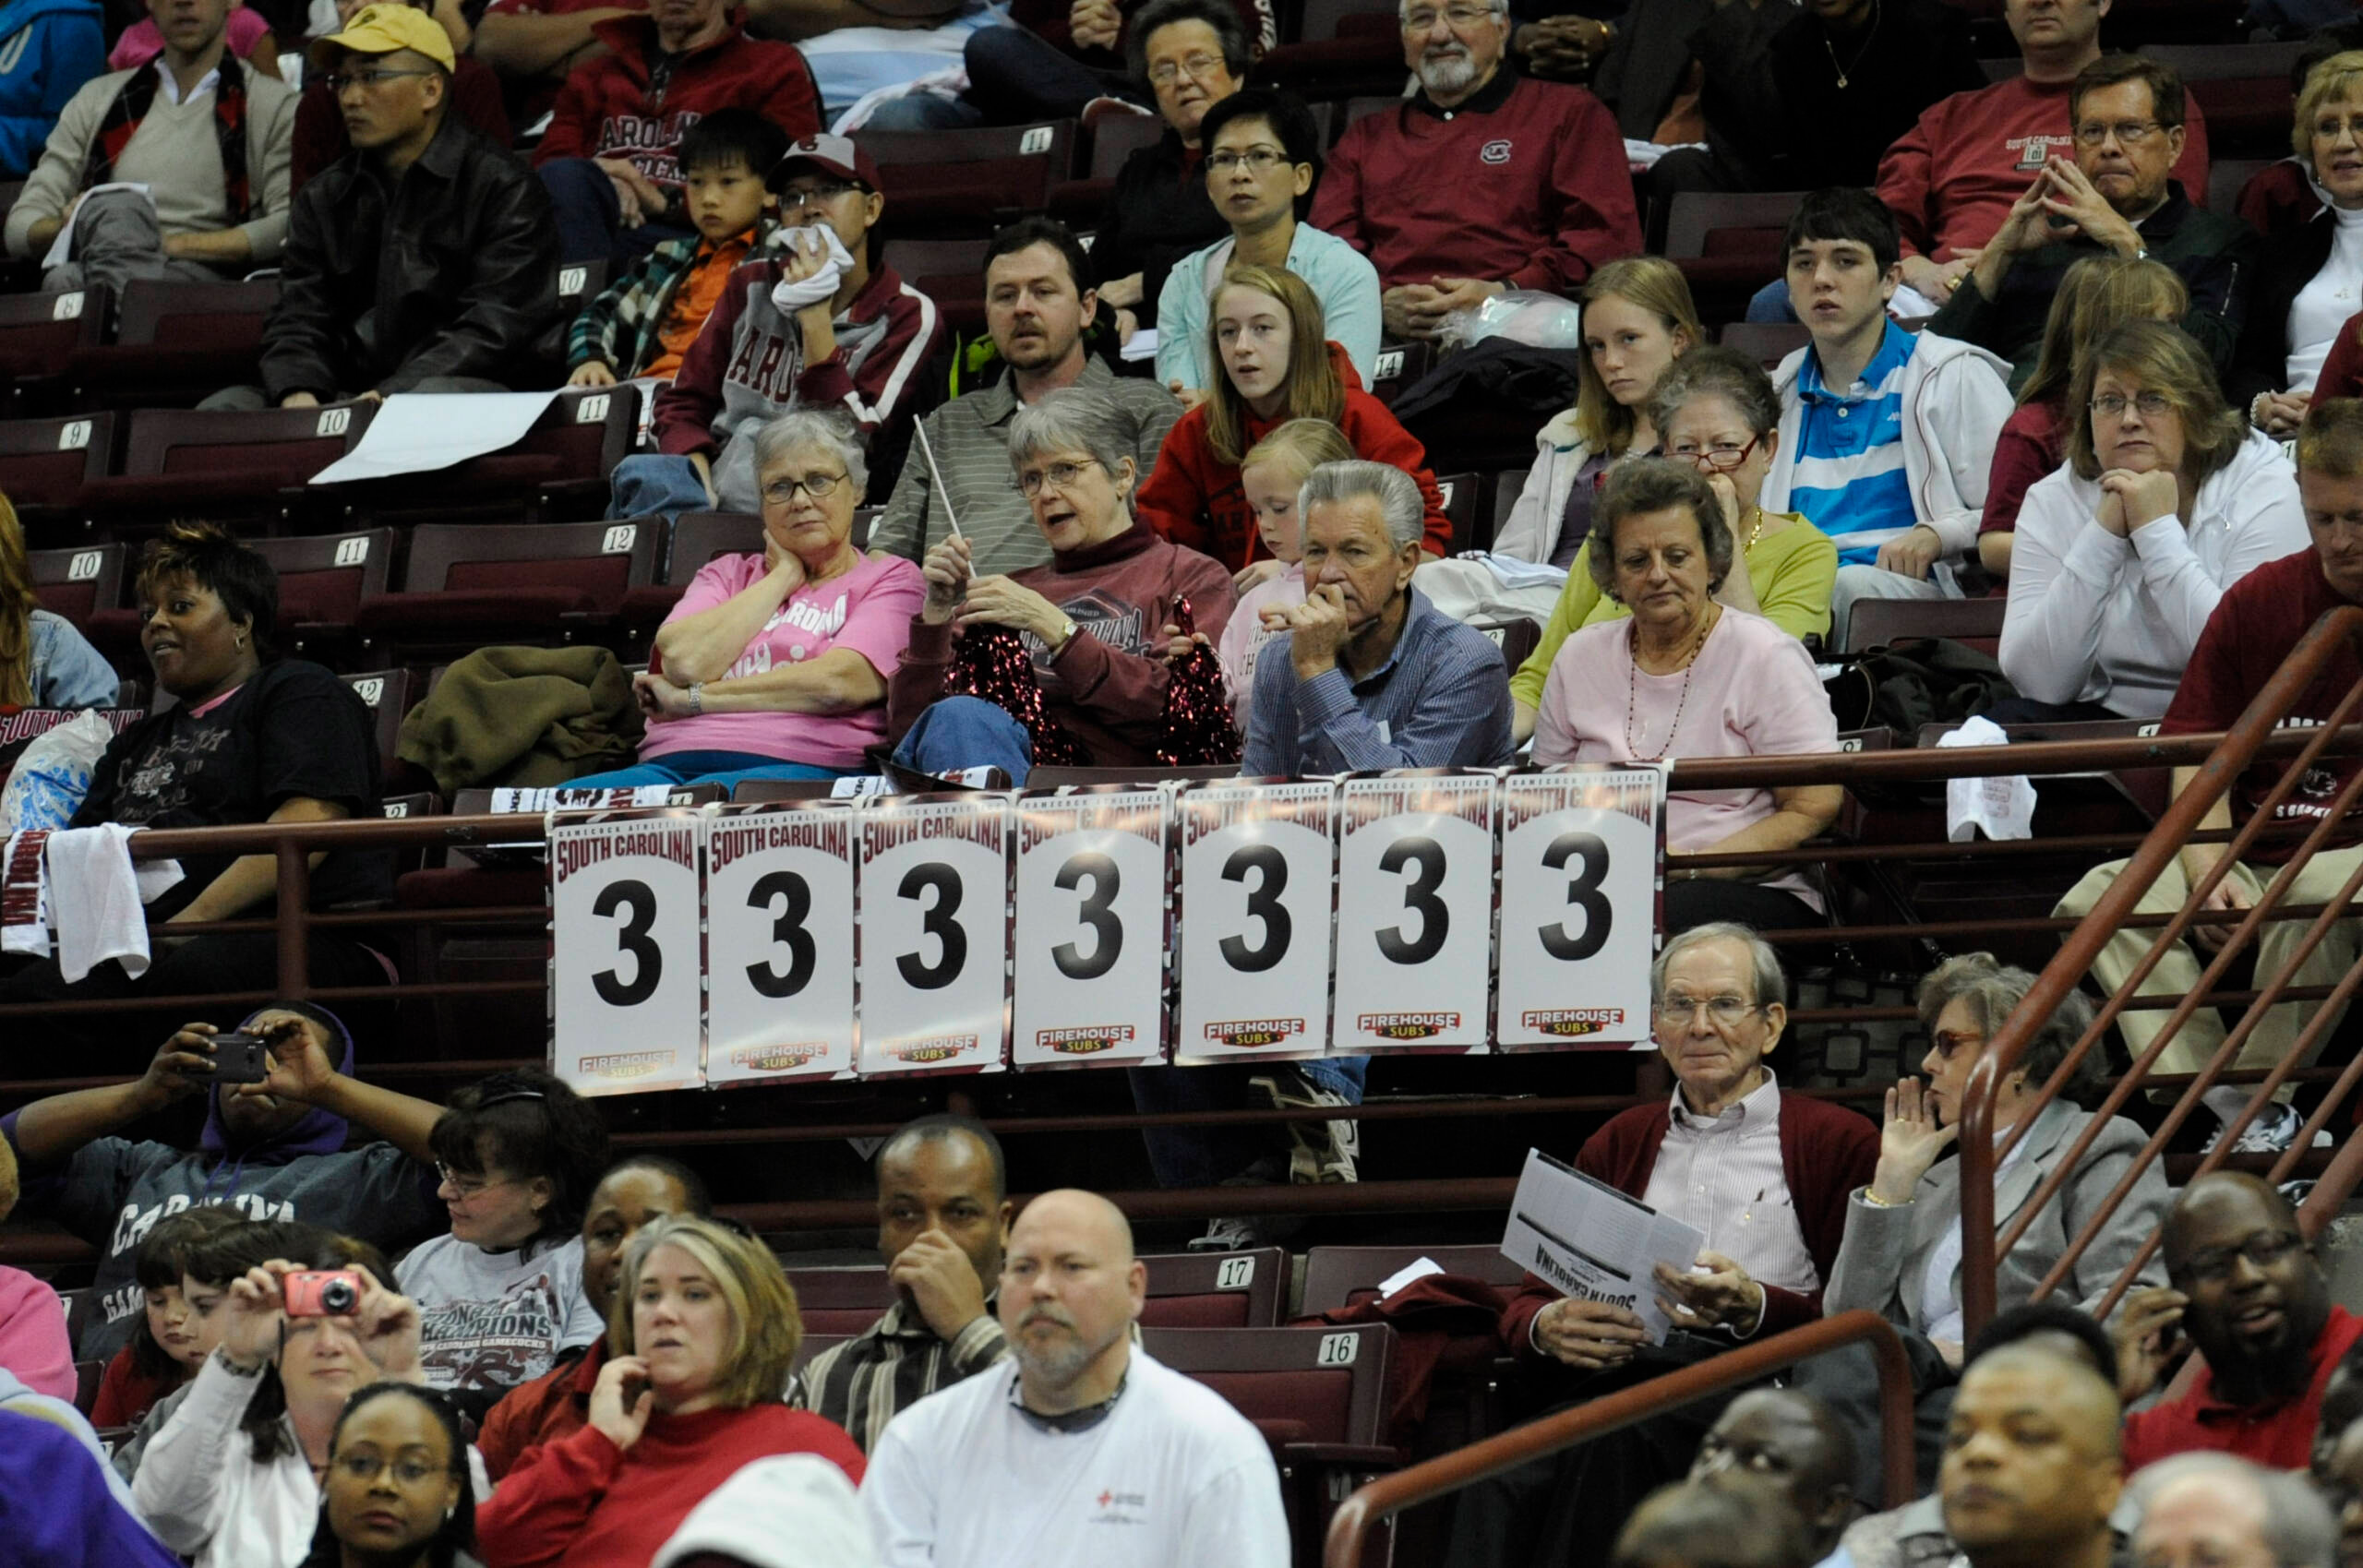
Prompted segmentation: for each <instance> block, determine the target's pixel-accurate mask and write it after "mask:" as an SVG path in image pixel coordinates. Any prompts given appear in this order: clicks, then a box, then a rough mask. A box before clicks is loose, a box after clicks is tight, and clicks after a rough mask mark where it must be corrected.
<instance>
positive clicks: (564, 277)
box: [558, 260, 607, 319]
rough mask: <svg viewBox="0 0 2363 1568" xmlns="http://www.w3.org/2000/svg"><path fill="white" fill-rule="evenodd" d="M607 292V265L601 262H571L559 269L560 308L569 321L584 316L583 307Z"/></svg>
mask: <svg viewBox="0 0 2363 1568" xmlns="http://www.w3.org/2000/svg"><path fill="white" fill-rule="evenodd" d="M606 292H607V263H606V261H605V260H599V261H570V262H568V263H567V264H566V265H565V266H563V267H560V268H559V269H558V308H559V309H560V310H561V311H562V312H563V313H564V315H565V317H567V318H569V319H570V318H572V317H576V316H580V315H581V314H582V307H583V306H584V305H588V304H590V303H591V302H592V301H593V300H594V299H597V298H598V297H599V296H600V295H601V294H603V293H606Z"/></svg>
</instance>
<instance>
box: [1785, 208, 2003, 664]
mask: <svg viewBox="0 0 2363 1568" xmlns="http://www.w3.org/2000/svg"><path fill="white" fill-rule="evenodd" d="M1785 248H1786V251H1787V254H1788V281H1789V295H1790V298H1791V300H1792V301H1793V304H1794V305H1795V308H1796V311H1797V316H1798V318H1799V319H1800V320H1802V321H1804V322H1805V328H1806V329H1807V330H1808V331H1810V332H1811V333H1812V334H1813V341H1811V342H1810V343H1808V344H1806V345H1805V347H1804V348H1801V349H1799V350H1798V351H1797V352H1796V353H1793V354H1791V355H1790V356H1789V357H1788V358H1787V359H1785V360H1783V361H1781V367H1780V369H1779V370H1778V371H1776V372H1775V373H1774V375H1773V377H1772V380H1773V385H1774V387H1775V388H1776V389H1778V390H1779V392H1780V394H1781V431H1780V446H1779V449H1777V450H1776V451H1774V452H1773V454H1772V467H1771V470H1770V472H1769V473H1767V474H1766V475H1765V479H1764V489H1763V494H1762V496H1761V497H1759V504H1761V505H1762V506H1763V508H1764V509H1765V510H1767V511H1788V512H1798V513H1802V514H1803V515H1804V516H1805V518H1806V519H1807V520H1808V521H1811V522H1812V523H1813V524H1814V526H1816V527H1817V528H1819V529H1820V530H1821V531H1822V532H1823V533H1827V534H1829V536H1830V537H1831V538H1832V539H1834V540H1836V541H1837V543H1838V559H1839V568H1838V586H1837V591H1836V592H1835V593H1834V594H1833V595H1832V596H1831V600H1830V616H1831V625H1830V645H1831V646H1832V647H1833V648H1843V647H1845V646H1846V634H1847V615H1848V612H1849V611H1850V610H1851V609H1852V608H1853V603H1854V601H1855V600H1857V599H1947V598H1949V599H1957V598H1960V597H1961V584H1960V582H1959V581H1958V580H1957V579H1956V577H1955V575H1954V569H1955V567H1956V565H1957V564H1958V563H1959V562H1960V561H1961V558H1962V557H1964V556H1967V555H1969V554H1971V553H1973V552H1974V550H1975V549H1976V547H1977V521H1978V517H1979V515H1980V514H1981V513H1982V512H1983V511H1984V509H1985V474H1986V469H1987V466H1988V465H1989V464H1990V463H1991V461H1993V456H1994V443H1995V439H1996V437H1998V436H1999V435H2000V434H2001V430H2002V422H2003V421H2004V420H2006V419H2008V418H2009V416H2010V390H2009V385H2008V383H2007V381H2006V379H2005V377H2007V375H2008V373H2009V365H2006V364H2004V363H2003V361H2002V360H2000V359H1999V358H1997V357H1996V356H1995V355H1993V354H1991V353H1987V352H1985V350H1984V349H1979V348H1973V347H1972V346H1970V345H1969V344H1967V343H1963V342H1960V341H1956V340H1954V339H1951V338H1939V337H1937V336H1935V335H1934V334H1932V333H1926V332H1920V333H1913V332H1907V331H1905V330H1904V329H1902V328H1901V327H1899V326H1897V325H1896V324H1895V323H1894V322H1892V321H1889V319H1888V317H1887V305H1888V301H1889V299H1890V298H1892V297H1893V296H1894V293H1895V290H1896V285H1897V282H1898V281H1899V279H1900V278H1901V272H1900V270H1899V269H1898V264H1897V257H1898V255H1899V254H1900V251H1901V241H1900V239H1899V238H1898V235H1897V231H1896V226H1895V215H1894V214H1893V213H1891V212H1889V210H1888V209H1887V208H1886V207H1885V206H1884V205H1883V204H1882V203H1881V202H1880V201H1879V200H1878V198H1877V197H1874V196H1873V195H1871V194H1870V193H1869V192H1868V191H1865V190H1858V189H1853V188H1851V187H1833V188H1831V189H1829V190H1819V191H1815V192H1813V193H1812V194H1810V195H1809V196H1807V197H1805V199H1804V200H1803V201H1801V202H1799V203H1798V204H1797V211H1796V216H1795V217H1793V218H1792V219H1791V220H1790V221H1789V233H1788V237H1787V241H1786V245H1785Z"/></svg>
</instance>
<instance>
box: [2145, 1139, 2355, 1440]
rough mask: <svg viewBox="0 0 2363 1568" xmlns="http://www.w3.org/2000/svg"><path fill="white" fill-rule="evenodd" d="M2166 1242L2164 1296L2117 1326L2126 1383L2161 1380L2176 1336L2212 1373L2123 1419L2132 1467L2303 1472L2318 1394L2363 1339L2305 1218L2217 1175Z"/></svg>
mask: <svg viewBox="0 0 2363 1568" xmlns="http://www.w3.org/2000/svg"><path fill="white" fill-rule="evenodd" d="M2165 1258H2166V1278H2167V1280H2168V1281H2169V1282H2170V1286H2169V1288H2166V1289H2164V1290H2145V1291H2141V1292H2139V1293H2137V1294H2136V1295H2135V1296H2133V1297H2132V1298H2131V1299H2129V1300H2128V1301H2127V1302H2126V1306H2125V1311H2124V1312H2123V1313H2121V1314H2120V1315H2119V1316H2118V1318H2117V1325H2116V1335H2117V1358H2118V1359H2119V1361H2120V1362H2122V1363H2124V1364H2125V1366H2126V1368H2127V1371H2128V1374H2129V1376H2128V1379H2127V1380H2125V1381H2127V1382H2128V1383H2129V1386H2130V1385H2131V1384H2132V1383H2133V1382H2140V1383H2143V1384H2147V1383H2149V1382H2153V1381H2154V1380H2155V1379H2156V1378H2157V1376H2158V1375H2159V1373H2160V1372H2161V1371H2162V1370H2163V1363H2164V1362H2165V1360H2166V1359H2168V1357H2169V1356H2170V1355H2171V1353H2172V1352H2173V1351H2174V1350H2175V1348H2176V1345H2175V1341H2176V1339H2177V1334H2176V1330H2177V1328H2179V1329H2180V1330H2181V1331H2182V1333H2183V1334H2184V1335H2189V1339H2190V1343H2191V1345H2192V1346H2193V1347H2196V1348H2197V1349H2198V1350H2199V1352H2200V1353H2201V1355H2202V1356H2204V1357H2205V1358H2206V1359H2207V1362H2206V1369H2205V1371H2201V1373H2200V1375H2199V1379H2198V1381H2197V1382H2194V1383H2192V1384H2191V1386H2190V1388H2189V1391H2188V1392H2187V1393H2185V1394H2183V1395H2182V1396H2181V1397H2180V1398H2178V1399H2171V1400H2167V1401H2166V1402H2165V1403H2163V1404H2160V1405H2156V1406H2152V1407H2151V1408H2149V1409H2147V1410H2141V1411H2137V1412H2135V1413H2134V1414H2132V1415H2130V1416H2128V1417H2127V1418H2125V1467H2126V1469H2127V1470H2128V1471H2129V1472H2130V1471H2133V1470H2138V1469H2140V1468H2141V1466H2144V1465H2147V1464H2149V1463H2151V1462H2152V1461H2153V1460H2157V1459H2163V1458H2165V1456H2166V1455H2168V1454H2185V1453H2189V1452H2191V1451H2193V1450H2199V1449H2213V1450H2218V1451H2221V1452H2223V1453H2226V1454H2238V1455H2239V1456H2240V1457H2242V1458H2244V1459H2251V1460H2254V1461H2255V1462H2256V1463H2257V1464H2260V1465H2264V1466H2271V1467H2272V1468H2273V1469H2276V1470H2301V1469H2304V1468H2305V1467H2306V1466H2307V1465H2308V1463H2309V1460H2310V1458H2311V1455H2312V1450H2313V1442H2314V1433H2315V1429H2316V1427H2317V1426H2318V1425H2319V1424H2320V1423H2321V1405H2322V1390H2323V1388H2324V1386H2325V1385H2326V1384H2328V1383H2329V1382H2330V1380H2331V1374H2332V1373H2333V1372H2334V1371H2337V1370H2338V1364H2339V1359H2340V1358H2341V1357H2343V1356H2345V1354H2346V1352H2347V1350H2348V1348H2349V1347H2352V1346H2353V1345H2354V1344H2355V1342H2356V1341H2357V1339H2358V1338H2363V1318H2358V1317H2357V1316H2356V1315H2355V1314H2354V1313H2352V1312H2350V1311H2346V1309H2345V1308H2344V1307H2341V1306H2338V1305H2336V1304H2335V1303H2334V1302H2333V1301H2332V1300H2331V1299H2330V1282H2329V1280H2328V1279H2327V1278H2325V1277H2324V1275H2323V1274H2322V1267H2321V1259H2320V1258H2318V1257H2317V1256H2316V1255H2315V1252H2314V1248H2313V1245H2312V1244H2311V1243H2310V1242H2309V1241H2307V1240H2306V1239H2304V1237H2303V1236H2302V1235H2301V1234H2300V1233H2299V1231H2298V1228H2297V1211H2296V1210H2295V1209H2293V1208H2292V1207H2291V1206H2290V1203H2289V1200H2288V1198H2287V1197H2286V1196H2285V1195H2284V1194H2283V1193H2282V1192H2281V1191H2280V1190H2279V1189H2278V1188H2276V1187H2274V1186H2273V1184H2272V1183H2270V1182H2268V1181H2266V1180H2264V1179H2261V1178H2260V1177H2256V1176H2252V1175H2249V1173H2247V1172H2245V1171H2229V1170H2219V1171H2215V1172H2213V1173H2212V1174H2210V1175H2207V1176H2202V1177H2201V1178H2200V1179H2198V1180H2196V1181H2193V1182H2192V1183H2191V1184H2190V1185H2189V1187H2187V1188H2185V1189H2184V1190H2183V1194H2182V1199H2181V1201H2180V1202H2179V1203H2176V1205H2175V1207H2174V1210H2173V1212H2172V1213H2171V1214H2169V1215H2167V1216H2166V1225H2165Z"/></svg>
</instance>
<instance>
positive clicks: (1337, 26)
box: [1255, 0, 1404, 101]
mask: <svg viewBox="0 0 2363 1568" xmlns="http://www.w3.org/2000/svg"><path fill="white" fill-rule="evenodd" d="M1255 75H1256V79H1257V80H1259V81H1262V82H1267V83H1269V84H1270V85H1272V86H1275V87H1279V88H1285V89H1287V90H1289V91H1291V92H1294V93H1297V94H1298V95H1299V96H1301V97H1304V98H1318V99H1325V100H1330V101H1335V100H1338V99H1349V98H1353V97H1356V96H1357V95H1362V94H1374V93H1381V92H1385V91H1387V90H1390V89H1399V88H1400V87H1401V85H1402V81H1403V77H1404V65H1403V35H1402V26H1401V24H1400V23H1399V22H1397V20H1396V8H1395V6H1391V5H1388V4H1386V3H1385V0H1305V4H1304V14H1303V18H1302V20H1301V23H1300V24H1299V27H1298V30H1297V37H1296V41H1295V42H1289V43H1284V44H1282V45H1280V47H1278V48H1277V49H1275V50H1272V51H1271V52H1270V53H1269V54H1265V56H1264V58H1263V59H1262V60H1260V61H1258V62H1257V63H1256V66H1255Z"/></svg>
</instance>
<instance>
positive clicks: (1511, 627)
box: [1469, 616, 1542, 675]
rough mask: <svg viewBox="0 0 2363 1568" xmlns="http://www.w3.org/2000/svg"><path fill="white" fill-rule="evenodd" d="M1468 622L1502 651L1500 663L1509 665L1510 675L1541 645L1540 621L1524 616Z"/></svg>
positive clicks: (1514, 673)
mask: <svg viewBox="0 0 2363 1568" xmlns="http://www.w3.org/2000/svg"><path fill="white" fill-rule="evenodd" d="M1469 625H1470V626H1471V627H1473V628H1476V629H1477V630H1479V631H1481V632H1483V633H1484V634H1485V635H1486V636H1487V637H1490V638H1492V639H1493V646H1494V647H1496V648H1498V649H1500V650H1501V651H1502V663H1503V664H1506V665H1508V666H1509V672H1510V674H1512V675H1516V674H1517V671H1518V666H1519V665H1520V664H1525V663H1526V662H1527V660H1529V659H1530V658H1532V657H1533V656H1534V651H1535V650H1536V649H1537V648H1540V647H1541V646H1542V623H1541V621H1537V620H1529V619H1528V618H1527V617H1526V616H1518V617H1517V619H1516V620H1506V621H1471V622H1469Z"/></svg>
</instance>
